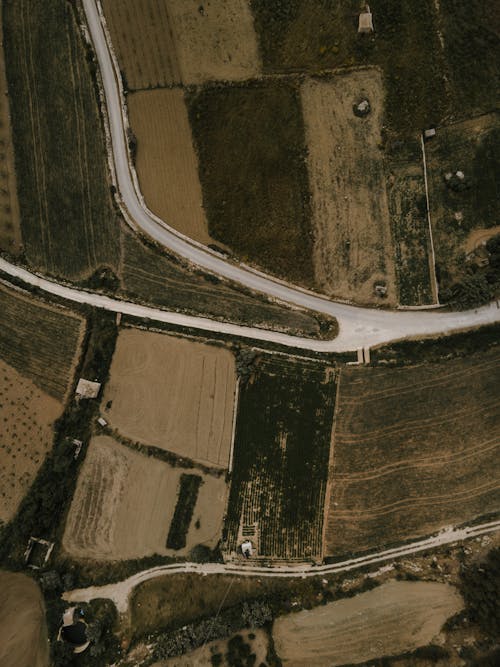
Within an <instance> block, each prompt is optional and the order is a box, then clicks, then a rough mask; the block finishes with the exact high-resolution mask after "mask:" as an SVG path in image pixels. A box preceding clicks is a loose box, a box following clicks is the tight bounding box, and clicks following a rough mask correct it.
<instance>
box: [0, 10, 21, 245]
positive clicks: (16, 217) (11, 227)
mask: <svg viewBox="0 0 500 667" xmlns="http://www.w3.org/2000/svg"><path fill="white" fill-rule="evenodd" d="M2 10H3V5H0V35H2V34H3V23H2ZM21 247H22V238H21V216H20V212H19V201H18V199H17V183H16V168H15V162H14V148H13V145H12V127H11V122H10V111H9V99H8V89H7V79H6V77H5V58H4V50H3V44H2V46H0V248H2V249H3V250H6V251H7V252H9V253H11V254H13V255H17V253H19V252H20V250H21Z"/></svg>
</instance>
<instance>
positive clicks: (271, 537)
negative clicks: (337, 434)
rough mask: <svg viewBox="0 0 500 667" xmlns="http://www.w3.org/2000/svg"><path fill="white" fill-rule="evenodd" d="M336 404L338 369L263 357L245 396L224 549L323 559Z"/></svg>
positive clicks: (242, 395)
mask: <svg viewBox="0 0 500 667" xmlns="http://www.w3.org/2000/svg"><path fill="white" fill-rule="evenodd" d="M334 404H335V373H334V371H333V369H332V368H329V367H326V366H324V365H321V364H317V363H314V362H309V361H306V360H295V359H290V358H284V357H277V356H276V357H271V356H263V357H261V358H259V360H258V363H257V366H256V368H255V371H254V374H253V375H252V377H251V378H250V379H249V380H248V381H247V383H246V384H244V385H243V387H242V388H241V391H240V398H239V404H238V417H237V422H236V437H235V444H234V462H233V469H232V477H231V490H230V496H229V505H228V511H227V519H226V524H225V530H224V542H225V544H224V551H225V552H226V553H227V554H228V555H229V554H234V553H235V552H236V549H237V547H238V545H239V544H241V542H242V541H243V540H244V539H250V540H251V541H252V543H253V544H254V547H255V550H256V553H255V555H256V556H257V557H260V558H275V559H285V560H293V559H299V560H306V559H316V560H319V559H321V556H322V531H323V509H324V501H325V492H326V484H327V473H328V460H329V450H330V437H331V429H332V419H333V409H334Z"/></svg>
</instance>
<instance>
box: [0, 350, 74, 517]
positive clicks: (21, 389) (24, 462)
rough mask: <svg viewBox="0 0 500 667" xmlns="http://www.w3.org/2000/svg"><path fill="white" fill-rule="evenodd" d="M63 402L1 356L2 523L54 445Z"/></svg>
mask: <svg viewBox="0 0 500 667" xmlns="http://www.w3.org/2000/svg"><path fill="white" fill-rule="evenodd" d="M62 410H63V406H62V404H61V403H60V402H59V401H58V400H56V399H55V398H53V397H52V396H49V395H48V394H46V393H45V392H43V391H41V390H40V389H39V388H38V387H37V386H36V385H35V383H34V382H33V381H32V380H29V379H27V378H25V377H23V376H22V375H20V374H19V373H18V372H17V371H16V370H15V369H14V368H12V367H11V366H9V365H8V364H6V363H5V362H4V361H2V360H1V359H0V422H1V424H2V429H1V431H2V435H1V439H0V498H1V502H0V525H1V524H2V523H7V522H8V521H10V520H11V519H12V518H13V517H14V515H15V513H16V511H17V508H18V507H19V504H20V502H21V500H22V499H23V498H24V496H25V495H26V493H27V491H28V489H29V487H30V486H31V483H32V482H33V480H34V478H35V475H36V473H37V471H38V469H39V468H40V466H41V465H42V463H43V461H44V459H45V456H46V455H47V453H48V452H49V451H50V449H51V447H52V440H53V438H54V431H53V424H54V422H55V420H56V419H57V418H58V417H60V416H61V413H62Z"/></svg>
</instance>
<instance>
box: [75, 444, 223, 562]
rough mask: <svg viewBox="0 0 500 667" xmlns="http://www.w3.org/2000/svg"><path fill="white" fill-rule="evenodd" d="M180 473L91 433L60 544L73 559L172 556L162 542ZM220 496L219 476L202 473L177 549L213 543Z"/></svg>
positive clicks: (220, 510) (220, 509)
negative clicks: (188, 522) (183, 544)
mask: <svg viewBox="0 0 500 667" xmlns="http://www.w3.org/2000/svg"><path fill="white" fill-rule="evenodd" d="M182 472H186V471H185V470H184V469H181V468H173V467H172V466H170V465H169V464H167V463H164V462H163V461H159V460H157V459H154V458H151V457H147V456H144V455H143V454H139V453H137V452H134V451H132V450H131V449H129V448H127V447H124V446H123V445H120V444H118V443H117V442H115V441H114V440H113V439H112V438H109V437H107V436H98V437H95V438H94V439H93V440H92V441H91V443H90V445H89V450H88V453H87V456H86V458H85V462H84V464H83V466H82V469H81V472H80V476H79V479H78V483H77V487H76V491H75V495H74V497H73V501H72V503H71V508H70V511H69V513H68V518H67V521H66V528H65V531H64V537H63V546H64V549H65V550H66V551H67V552H68V553H69V554H70V555H71V556H73V557H75V558H94V559H97V560H126V559H128V558H140V557H142V556H149V555H152V554H155V553H157V554H164V555H172V553H174V552H172V550H169V549H167V548H166V546H165V545H166V539H167V534H168V530H169V525H170V522H171V520H172V517H173V514H174V509H175V504H176V500H177V492H178V484H179V478H180V476H181V474H182ZM192 472H195V473H196V474H199V472H198V471H192ZM225 500H226V484H225V481H224V479H223V478H222V479H221V478H215V477H211V476H208V475H205V476H203V484H202V486H201V488H200V492H199V495H198V500H197V503H196V506H195V510H194V514H193V521H192V522H191V526H190V529H189V531H188V534H187V543H186V547H185V549H183V550H180V551H176V552H175V553H176V554H179V555H182V554H185V553H188V552H189V550H190V549H191V548H192V547H193V546H195V545H196V544H205V545H206V546H208V547H212V548H213V547H214V546H215V545H216V544H217V542H218V540H219V536H220V532H221V529H222V517H223V513H224V507H225ZM197 520H199V527H198V528H197V527H196V525H195V523H196V521H197Z"/></svg>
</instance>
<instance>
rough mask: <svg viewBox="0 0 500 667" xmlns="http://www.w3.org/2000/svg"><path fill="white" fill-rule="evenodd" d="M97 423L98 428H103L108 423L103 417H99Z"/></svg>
mask: <svg viewBox="0 0 500 667" xmlns="http://www.w3.org/2000/svg"><path fill="white" fill-rule="evenodd" d="M97 423H98V424H99V426H102V427H103V428H104V427H105V426H107V425H108V422H107V421H106V420H105V419H104V417H99V419H98V420H97Z"/></svg>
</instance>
